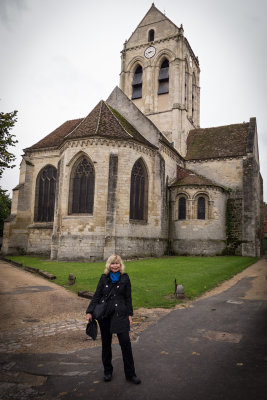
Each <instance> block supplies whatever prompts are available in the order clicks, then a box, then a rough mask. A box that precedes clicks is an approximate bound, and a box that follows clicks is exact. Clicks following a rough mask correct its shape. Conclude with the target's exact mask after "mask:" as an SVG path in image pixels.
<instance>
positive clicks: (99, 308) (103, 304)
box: [93, 287, 113, 321]
mask: <svg viewBox="0 0 267 400" xmlns="http://www.w3.org/2000/svg"><path fill="white" fill-rule="evenodd" d="M112 289H113V287H111V289H110V291H109V294H108V295H107V297H106V298H102V299H101V300H100V302H99V303H97V305H96V306H95V308H94V311H93V318H94V319H97V320H98V321H100V320H101V319H103V318H104V317H105V315H106V311H107V306H108V299H109V298H110V295H111V291H112Z"/></svg>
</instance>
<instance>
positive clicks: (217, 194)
mask: <svg viewBox="0 0 267 400" xmlns="http://www.w3.org/2000/svg"><path fill="white" fill-rule="evenodd" d="M180 195H182V196H185V197H186V219H178V204H179V196H180ZM199 196H202V197H204V198H205V199H206V202H205V207H206V215H205V219H203V220H202V219H198V218H197V198H198V197H199ZM227 197H228V193H227V192H225V191H223V190H222V189H220V188H218V187H216V186H214V187H212V186H210V187H208V186H206V187H205V186H203V187H199V186H195V187H194V186H184V187H183V186H179V187H173V188H172V189H171V203H172V221H171V224H172V229H171V238H170V239H171V243H172V251H173V253H174V254H188V255H190V254H192V255H196V254H199V255H214V254H220V253H221V252H222V251H223V250H224V248H225V246H226V232H225V210H226V200H227Z"/></svg>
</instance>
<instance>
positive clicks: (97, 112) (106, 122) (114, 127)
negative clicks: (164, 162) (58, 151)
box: [25, 100, 157, 150]
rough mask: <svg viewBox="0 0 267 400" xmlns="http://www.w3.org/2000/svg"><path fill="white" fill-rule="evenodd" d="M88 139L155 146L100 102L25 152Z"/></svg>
mask: <svg viewBox="0 0 267 400" xmlns="http://www.w3.org/2000/svg"><path fill="white" fill-rule="evenodd" d="M88 137H103V138H104V137H106V138H113V139H117V140H133V141H136V142H138V143H140V144H143V145H146V146H148V147H150V148H154V149H157V147H156V146H154V145H153V144H151V143H150V142H149V141H148V140H146V139H145V138H144V137H143V136H142V135H141V134H140V133H139V132H138V131H137V130H136V129H135V128H134V127H133V126H132V125H131V124H130V123H129V122H128V121H127V120H126V119H125V118H124V117H123V116H122V115H121V114H120V113H119V112H118V111H117V110H115V109H114V108H112V107H111V106H109V105H108V104H107V103H106V102H104V101H103V100H101V101H100V102H99V103H98V104H97V106H96V107H95V108H94V109H93V110H92V111H91V112H90V113H89V114H88V115H87V117H85V118H83V119H76V120H72V121H67V122H65V123H64V124H62V125H61V126H60V127H58V128H57V129H56V130H54V131H53V132H51V133H50V134H49V135H47V136H46V137H45V138H44V139H42V140H40V141H39V142H38V143H36V144H35V145H33V146H31V147H29V148H28V149H25V150H37V149H43V148H51V147H56V148H57V147H58V146H60V145H61V144H62V143H63V142H64V141H65V140H75V139H83V138H88Z"/></svg>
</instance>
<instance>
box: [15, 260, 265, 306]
mask: <svg viewBox="0 0 267 400" xmlns="http://www.w3.org/2000/svg"><path fill="white" fill-rule="evenodd" d="M8 258H9V259H11V260H13V261H17V262H19V263H21V264H22V265H28V266H30V267H35V268H39V269H42V270H45V271H47V272H50V273H52V274H54V275H56V277H57V279H56V280H55V281H54V282H55V283H57V284H59V285H61V286H65V287H67V288H68V289H69V290H71V291H73V292H75V293H78V291H79V290H88V291H95V288H96V285H97V283H98V280H99V277H100V275H101V274H102V273H103V270H104V265H105V264H104V262H96V263H80V262H66V261H50V260H46V259H43V258H40V257H30V256H12V257H11V256H9V257H8ZM257 260H258V259H257V258H253V257H237V256H233V257H231V256H228V257H226V256H224V257H162V258H150V259H142V260H137V261H127V262H126V263H125V265H126V272H127V273H128V274H129V276H130V278H131V283H132V297H133V307H134V308H139V307H146V308H155V307H165V308H171V307H174V306H175V304H177V303H178V302H180V301H178V300H176V299H175V298H174V296H173V292H174V279H175V278H176V280H177V283H179V284H182V285H184V288H185V294H186V297H187V298H188V299H193V298H195V297H198V296H200V295H201V294H203V293H204V292H206V291H208V290H211V289H212V288H214V287H216V286H218V285H219V284H220V283H222V282H224V281H225V280H228V279H230V278H231V277H232V276H234V275H236V274H237V273H239V272H241V271H243V270H244V269H245V268H247V267H248V266H250V265H252V264H254V263H255V262H256V261H257ZM70 273H73V274H74V275H75V276H76V283H75V285H74V286H68V276H69V274H70Z"/></svg>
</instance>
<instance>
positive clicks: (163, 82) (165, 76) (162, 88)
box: [158, 59, 169, 94]
mask: <svg viewBox="0 0 267 400" xmlns="http://www.w3.org/2000/svg"><path fill="white" fill-rule="evenodd" d="M164 93H169V61H168V60H167V59H165V60H164V61H163V63H162V64H161V67H160V70H159V88H158V94H164Z"/></svg>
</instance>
